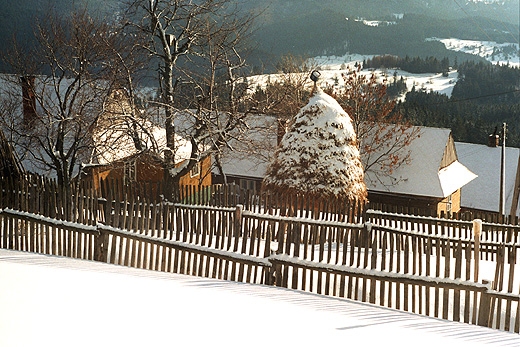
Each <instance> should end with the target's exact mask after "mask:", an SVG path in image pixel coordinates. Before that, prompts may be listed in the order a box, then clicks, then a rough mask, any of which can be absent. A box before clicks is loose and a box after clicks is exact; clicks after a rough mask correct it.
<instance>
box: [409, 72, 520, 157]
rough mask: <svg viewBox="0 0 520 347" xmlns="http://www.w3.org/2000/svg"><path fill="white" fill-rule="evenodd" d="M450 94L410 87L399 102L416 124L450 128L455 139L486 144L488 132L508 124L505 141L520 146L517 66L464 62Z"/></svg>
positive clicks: (519, 103)
mask: <svg viewBox="0 0 520 347" xmlns="http://www.w3.org/2000/svg"><path fill="white" fill-rule="evenodd" d="M459 73H460V79H459V81H458V82H457V83H456V85H455V86H454V89H453V93H452V96H451V97H448V96H446V95H443V94H439V93H432V92H430V93H428V92H424V91H417V90H415V89H413V90H412V91H411V92H409V93H408V94H407V95H406V101H405V102H403V103H401V104H400V105H399V107H400V109H401V111H402V112H403V113H404V116H405V118H406V119H408V120H410V121H411V122H412V123H413V124H416V125H425V126H432V127H443V128H450V129H451V130H452V132H453V136H454V138H455V140H456V141H462V142H470V143H481V144H486V143H487V138H488V135H489V134H491V133H493V131H494V129H495V127H498V128H499V129H500V127H501V125H502V123H507V124H508V136H507V141H506V144H507V146H511V147H520V85H519V83H520V70H519V69H518V68H512V67H509V66H497V65H491V64H481V63H464V64H461V65H460V66H459Z"/></svg>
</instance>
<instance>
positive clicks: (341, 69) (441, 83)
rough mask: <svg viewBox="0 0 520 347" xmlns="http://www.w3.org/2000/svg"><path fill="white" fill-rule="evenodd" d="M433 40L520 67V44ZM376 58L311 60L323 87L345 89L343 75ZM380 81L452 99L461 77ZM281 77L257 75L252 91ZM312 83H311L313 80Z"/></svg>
mask: <svg viewBox="0 0 520 347" xmlns="http://www.w3.org/2000/svg"><path fill="white" fill-rule="evenodd" d="M429 40H435V41H440V42H442V43H444V45H445V46H446V48H447V49H449V50H453V51H460V52H465V53H469V54H474V55H478V56H481V57H483V58H486V59H487V60H488V61H490V62H491V63H493V64H501V65H505V64H509V65H510V66H513V67H520V45H519V44H518V43H497V42H492V41H472V40H461V39H456V38H448V39H441V38H431V39H429ZM372 57H373V55H360V54H350V53H349V54H346V55H344V56H318V57H314V58H312V59H311V60H310V61H311V63H312V64H313V65H315V66H317V67H318V69H319V70H320V72H321V84H322V86H338V87H341V86H342V84H343V83H342V78H341V75H342V74H344V73H346V72H348V71H349V70H352V69H354V66H355V65H356V64H362V62H363V60H366V59H370V58H372ZM361 73H362V74H366V75H368V74H371V73H372V71H367V70H363V71H362V72H361ZM374 73H375V74H376V75H377V77H378V80H379V81H380V82H383V81H384V80H386V81H389V82H391V81H393V78H394V74H396V76H397V78H398V79H400V78H401V77H403V78H404V79H405V81H406V85H407V87H408V90H411V89H412V87H414V86H415V88H416V89H418V90H424V91H428V92H437V93H440V94H444V95H446V96H448V97H450V96H451V92H452V91H453V87H454V85H455V83H456V82H457V78H458V74H457V71H456V70H452V71H450V73H449V75H448V76H447V77H445V76H442V74H441V73H437V74H436V73H424V74H412V73H409V72H406V71H402V70H399V69H386V70H375V71H374ZM280 78H281V75H277V74H271V75H257V76H251V77H248V78H247V80H248V82H249V83H250V86H251V88H252V90H254V88H256V86H264V85H266V83H267V82H268V81H275V80H279V79H280ZM309 84H310V81H309Z"/></svg>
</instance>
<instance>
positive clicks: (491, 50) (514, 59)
mask: <svg viewBox="0 0 520 347" xmlns="http://www.w3.org/2000/svg"><path fill="white" fill-rule="evenodd" d="M430 40H435V41H440V42H442V43H444V45H445V46H446V48H447V49H449V50H452V51H457V52H465V53H469V54H474V55H478V56H480V57H482V58H486V60H487V61H490V62H491V63H493V64H500V65H507V64H509V65H510V66H516V67H520V44H518V43H512V42H505V43H498V42H494V41H475V40H461V39H457V38H431V39H430Z"/></svg>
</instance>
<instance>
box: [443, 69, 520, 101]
mask: <svg viewBox="0 0 520 347" xmlns="http://www.w3.org/2000/svg"><path fill="white" fill-rule="evenodd" d="M457 71H458V73H459V79H458V81H457V84H455V87H454V88H453V93H452V97H453V98H454V99H468V98H472V99H474V101H475V102H476V103H478V104H502V103H504V104H510V103H513V104H514V103H519V102H520V98H519V94H518V91H519V89H520V69H519V68H513V67H510V66H507V65H492V64H485V63H471V62H464V63H462V64H460V65H459V66H458V68H457ZM515 91H516V93H515Z"/></svg>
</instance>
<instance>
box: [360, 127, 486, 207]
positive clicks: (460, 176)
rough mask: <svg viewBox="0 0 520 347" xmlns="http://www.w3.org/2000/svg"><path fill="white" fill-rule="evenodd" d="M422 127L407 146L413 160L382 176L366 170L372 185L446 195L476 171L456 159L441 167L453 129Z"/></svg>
mask: <svg viewBox="0 0 520 347" xmlns="http://www.w3.org/2000/svg"><path fill="white" fill-rule="evenodd" d="M415 128H419V136H418V137H417V138H415V139H413V141H412V143H411V144H410V145H409V146H407V147H405V148H404V150H406V151H409V155H410V156H409V160H408V161H407V162H405V163H403V164H402V165H400V166H399V167H397V168H395V169H394V170H393V172H392V174H391V175H386V176H378V177H376V174H375V173H374V172H373V171H371V170H367V172H366V175H365V177H366V181H367V186H368V189H369V190H371V191H380V192H388V193H395V194H404V195H415V196H428V197H435V198H445V197H447V196H449V195H450V194H452V193H453V192H455V191H456V190H457V189H459V188H461V187H462V186H464V185H465V184H467V183H468V182H470V181H471V180H473V179H475V178H476V175H475V174H474V173H472V172H471V171H470V170H468V169H467V168H466V167H465V166H464V165H462V164H461V163H460V162H458V161H457V160H455V161H454V162H452V163H450V164H449V165H448V166H446V167H444V168H443V167H441V163H442V161H443V157H444V153H445V150H446V147H447V146H449V145H450V141H451V142H453V139H452V137H451V130H450V129H443V128H431V127H415Z"/></svg>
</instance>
